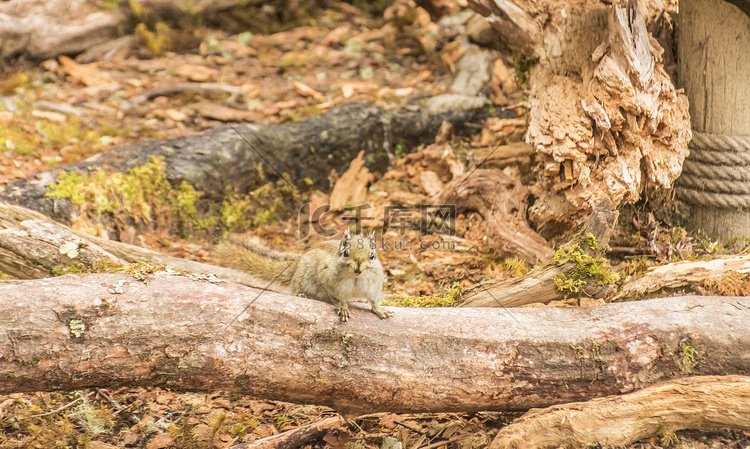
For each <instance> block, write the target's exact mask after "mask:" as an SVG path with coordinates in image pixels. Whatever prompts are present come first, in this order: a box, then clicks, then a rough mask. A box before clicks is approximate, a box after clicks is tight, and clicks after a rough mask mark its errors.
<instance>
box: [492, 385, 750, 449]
mask: <svg viewBox="0 0 750 449" xmlns="http://www.w3.org/2000/svg"><path fill="white" fill-rule="evenodd" d="M748 398H750V377H748V376H700V377H688V378H684V379H677V380H671V381H668V382H664V383H661V384H658V385H654V386H651V387H647V388H644V389H642V390H640V391H637V392H634V393H629V394H626V395H622V396H608V397H605V398H598V399H592V400H590V401H588V402H574V403H570V404H563V405H555V406H552V407H549V408H546V409H541V410H539V409H535V410H532V411H530V412H528V413H526V414H525V415H523V416H522V417H520V418H519V419H517V420H516V421H515V422H513V423H512V424H510V425H508V426H505V427H504V428H502V429H500V432H499V433H498V434H497V436H496V437H495V439H494V440H493V441H492V444H491V445H490V446H489V449H547V448H549V449H552V448H557V447H585V446H587V445H589V444H599V445H604V446H608V447H622V446H625V445H628V444H630V443H633V442H635V441H638V440H642V439H644V438H648V437H660V438H662V441H665V442H667V441H668V439H669V438H670V436H671V435H673V434H674V432H675V431H677V430H682V429H698V430H711V429H715V428H727V427H728V428H732V429H742V430H750V400H748Z"/></svg>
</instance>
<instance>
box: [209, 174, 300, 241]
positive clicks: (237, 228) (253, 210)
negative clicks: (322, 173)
mask: <svg viewBox="0 0 750 449" xmlns="http://www.w3.org/2000/svg"><path fill="white" fill-rule="evenodd" d="M303 202H304V201H303V198H302V196H301V195H300V193H299V191H298V190H297V189H295V188H293V187H291V186H290V185H289V184H287V183H286V182H284V181H283V180H279V181H277V182H276V183H275V184H273V183H267V184H264V185H263V186H261V187H259V188H257V189H255V190H254V191H253V192H250V195H245V196H241V195H236V194H228V195H226V196H225V197H224V201H223V202H222V205H221V210H220V217H219V220H220V223H219V224H220V227H221V228H222V229H223V230H224V231H226V232H229V231H231V232H244V231H247V230H249V229H252V228H256V227H258V226H259V225H261V224H266V223H272V222H274V221H278V220H280V219H286V218H289V217H292V216H293V215H294V214H295V213H297V205H298V204H302V203H303Z"/></svg>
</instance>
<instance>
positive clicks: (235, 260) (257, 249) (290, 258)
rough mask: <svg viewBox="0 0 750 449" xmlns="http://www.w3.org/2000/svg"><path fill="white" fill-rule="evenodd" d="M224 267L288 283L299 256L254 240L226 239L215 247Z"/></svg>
mask: <svg viewBox="0 0 750 449" xmlns="http://www.w3.org/2000/svg"><path fill="white" fill-rule="evenodd" d="M216 254H217V255H218V256H219V258H220V259H221V264H222V265H223V266H225V267H229V268H236V269H238V270H243V271H247V272H249V273H251V274H254V275H256V276H258V277H260V278H262V279H265V280H267V281H272V282H276V283H279V284H283V285H289V284H290V283H291V282H292V277H293V276H294V272H295V271H296V270H297V262H299V258H300V256H299V255H297V254H293V253H284V252H279V251H274V250H272V249H269V248H266V247H265V246H263V244H262V243H260V242H256V241H240V240H235V239H233V240H227V241H225V242H223V243H221V244H219V246H217V247H216Z"/></svg>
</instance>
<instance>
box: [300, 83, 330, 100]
mask: <svg viewBox="0 0 750 449" xmlns="http://www.w3.org/2000/svg"><path fill="white" fill-rule="evenodd" d="M292 84H293V85H294V90H295V92H297V93H298V94H300V95H302V96H303V97H312V98H314V99H316V100H318V101H323V100H325V99H326V96H325V95H323V94H322V93H320V92H318V91H317V90H315V89H313V88H312V87H310V86H308V85H307V84H304V83H301V82H299V81H295V82H294V83H292Z"/></svg>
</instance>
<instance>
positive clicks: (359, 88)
mask: <svg viewBox="0 0 750 449" xmlns="http://www.w3.org/2000/svg"><path fill="white" fill-rule="evenodd" d="M447 12H448V13H449V14H447V15H445V16H444V17H443V18H442V19H440V20H439V19H437V18H435V19H433V18H432V17H431V16H430V14H429V13H427V11H425V10H424V9H422V8H418V7H416V5H414V4H413V3H410V2H408V1H401V2H397V3H396V4H394V5H393V6H391V7H389V8H388V9H386V10H385V11H384V12H378V13H376V14H373V13H366V12H363V11H361V10H360V9H357V8H356V7H354V6H352V5H350V4H346V3H336V4H333V5H332V7H331V8H330V9H326V10H322V11H319V12H318V13H316V16H315V17H312V18H308V19H304V20H300V23H298V24H295V25H296V26H294V27H289V28H288V29H286V30H284V31H279V32H276V33H269V32H266V33H263V32H260V31H258V30H254V31H252V32H251V31H245V32H239V33H229V32H227V31H222V30H221V29H216V28H209V27H206V26H203V27H197V28H196V29H194V30H193V32H192V34H193V37H194V38H195V46H194V47H192V48H190V49H189V50H184V49H182V50H180V51H170V50H169V47H168V46H167V47H166V49H164V48H159V47H158V46H156V42H155V38H154V37H153V36H151V37H150V38H149V37H148V36H146V35H142V36H140V38H139V40H138V41H137V42H138V43H137V44H136V45H135V46H134V47H132V48H129V49H128V50H127V51H124V52H123V53H122V54H120V55H116V56H114V57H112V58H109V59H105V60H101V61H96V62H93V63H87V64H81V63H79V62H76V61H75V60H73V59H70V58H66V57H60V58H56V59H50V60H47V61H43V62H42V63H41V64H39V65H34V66H29V65H26V66H22V67H19V68H18V69H17V70H15V71H13V72H11V73H8V74H6V75H5V76H4V77H3V78H2V79H0V149H2V152H1V153H0V186H4V185H8V184H10V183H12V182H14V181H16V180H19V179H23V178H25V177H27V176H29V175H32V174H34V173H37V172H39V171H42V170H44V169H47V168H50V167H54V166H57V165H62V164H67V163H71V162H75V161H79V160H82V159H84V158H87V157H90V156H93V155H95V154H98V153H100V152H102V151H105V150H107V149H109V148H113V147H115V146H121V145H127V144H130V143H134V142H139V141H143V140H145V139H168V138H174V137H178V136H185V135H191V134H195V133H198V132H201V131H204V130H206V129H210V128H213V127H216V126H219V125H222V124H224V123H227V122H252V123H258V124H272V123H287V122H290V121H294V120H300V119H304V118H308V117H312V116H315V115H318V114H321V113H324V112H325V111H326V110H328V109H330V108H331V107H333V106H335V105H338V104H341V103H343V102H345V101H352V100H363V101H369V102H375V103H376V104H378V105H381V106H383V107H386V108H395V107H399V106H403V105H404V104H406V103H407V102H408V101H411V100H413V99H414V98H427V97H431V96H434V95H437V94H440V93H445V92H448V91H449V87H450V85H451V83H452V82H453V80H454V77H455V74H456V70H457V69H456V63H457V61H458V60H459V58H460V57H461V56H462V55H463V53H464V51H465V44H462V42H463V41H462V39H463V38H462V36H461V33H462V31H463V27H462V26H455V25H454V23H463V22H462V20H463V21H464V22H465V19H466V18H467V17H468V16H469V15H470V13H467V12H465V11H460V8H455V10H452V11H451V10H448V11H447ZM165 33H166V31H165ZM500 60H501V61H502V64H501V66H497V70H495V71H493V74H492V78H491V79H490V81H489V83H488V84H487V87H486V88H485V90H484V91H483V93H484V94H485V95H486V96H487V97H488V98H490V99H491V100H492V101H493V102H494V104H495V106H496V107H498V108H508V109H509V110H513V111H516V112H517V113H518V115H519V117H520V120H519V119H516V120H515V121H513V120H509V121H508V120H506V121H502V120H500V121H498V120H495V121H488V122H486V123H478V124H476V133H475V134H473V135H470V136H459V137H454V138H453V139H447V140H445V141H443V142H441V143H439V144H435V145H431V146H428V147H426V148H418V149H407V151H406V152H416V154H417V155H418V156H415V158H416V159H415V160H417V159H419V160H422V161H425V162H424V164H425V166H428V165H429V164H440V163H444V162H445V160H446V157H447V156H445V154H446V151H447V152H448V153H450V154H453V156H450V157H455V160H456V161H459V163H462V164H467V165H469V164H470V163H471V162H470V160H469V159H470V154H471V150H472V149H475V150H476V149H486V148H491V147H492V146H494V145H496V144H497V143H498V142H500V141H504V142H514V141H515V142H518V141H520V140H522V136H523V133H524V131H525V125H524V123H525V122H524V118H523V114H524V110H523V107H519V104H522V101H523V99H524V95H525V93H524V90H523V80H522V78H521V75H522V74H521V73H516V72H517V70H520V68H518V69H517V68H516V67H515V66H514V60H513V56H512V55H500ZM503 68H504V70H505V71H503ZM514 75H515V76H514ZM456 148H462V149H464V150H465V151H463V152H460V151H454V150H455V149H456ZM454 153H455V154H454ZM436 155H438V156H436ZM440 155H442V156H440ZM467 155H469V156H467ZM420 158H421V159H420ZM530 164H531V162H530V160H529V158H526V159H525V160H522V161H520V162H518V163H517V164H515V165H514V166H511V167H508V168H506V171H507V172H508V173H509V174H510V175H512V176H516V177H518V178H519V179H523V178H524V176H529V171H530ZM403 169H404V167H403V165H401V166H399V165H398V164H394V166H393V167H391V170H392V172H390V174H389V173H379V174H376V175H377V176H378V180H377V181H375V182H374V183H373V184H372V186H371V187H370V191H371V192H374V193H375V194H377V193H378V192H383V193H384V195H390V194H392V193H393V191H392V189H391V185H392V180H393V179H396V178H397V177H398V176H399V175H403ZM340 175H342V174H341V173H338V174H336V176H335V177H333V178H332V185H334V184H335V182H336V180H337V179H336V178H337V177H338V176H340ZM389 180H390V181H389ZM412 193H413V194H415V195H421V196H422V197H424V198H426V197H427V194H428V193H429V192H424V191H421V192H420V191H416V192H412ZM306 195H308V196H309V197H311V198H318V199H319V200H321V201H324V200H327V199H329V197H328V196H327V195H330V191H327V192H306ZM316 195H318V196H317V197H316ZM480 219H481V217H476V216H465V217H463V216H462V217H459V223H458V227H459V228H461V229H464V230H466V229H470V228H471V226H472V224H473V223H475V222H476V221H477V220H480ZM651 220H655V219H654V218H653V217H652V216H649V215H648V214H647V213H642V211H640V210H639V209H638V208H637V207H634V208H633V209H632V210H631V215H630V216H628V220H627V222H628V223H629V224H628V226H630V225H634V226H635V227H636V228H637V229H632V228H629V227H626V228H623V230H622V231H621V235H620V237H619V239H615V241H614V245H615V246H617V247H619V248H620V249H621V250H622V248H624V247H627V248H640V249H643V248H646V247H653V248H656V249H655V250H654V251H652V252H651V253H650V254H649V255H648V256H647V257H644V258H641V259H638V260H637V263H638V264H640V265H639V267H640V269H643V267H646V266H651V265H654V264H656V263H660V262H664V261H668V260H671V259H672V257H673V256H674V254H676V252H678V253H680V254H681V255H682V254H687V253H700V252H701V251H702V249H703V248H704V246H705V245H703V244H702V243H700V242H699V241H698V240H690V239H691V237H689V236H687V235H684V236H678V237H679V238H677V239H671V240H668V239H666V237H663V234H658V236H657V232H656V231H655V230H654V229H653V227H654V225H653V223H652V221H651ZM335 225H336V226H340V227H343V226H345V223H344V222H342V221H337V222H335ZM295 226H296V217H294V218H289V219H285V220H270V221H268V222H266V223H262V224H259V225H257V226H253V227H252V228H251V233H252V234H255V235H258V236H260V237H263V238H265V239H267V240H269V241H271V242H273V244H274V245H277V246H285V247H287V248H289V249H301V248H302V243H301V242H299V241H296V240H295V239H294V238H292V237H290V235H292V232H291V231H293V230H294V228H295ZM652 231H653V232H652ZM417 234H418V233H417V232H412V233H406V234H405V235H402V236H400V238H402V239H404V240H405V241H410V242H412V243H416V242H417V241H422V240H421V236H419V235H417ZM459 235H462V234H461V233H459ZM219 238H221V236H217V235H204V236H200V235H199V236H196V237H193V238H192V239H186V238H178V237H176V236H173V235H170V234H169V233H167V232H164V231H157V232H151V233H147V232H143V233H141V234H140V235H138V236H137V238H136V239H135V240H136V242H137V244H138V245H141V246H144V247H147V248H150V249H154V250H157V251H160V252H164V253H169V254H172V255H175V256H178V257H185V258H191V259H195V260H199V261H207V262H209V263H216V260H215V259H214V258H213V257H212V255H211V248H212V246H213V244H214V243H215V242H216V240H217V239H219ZM688 241H691V242H692V244H687V243H686V242H688ZM452 242H453V244H452V246H451V248H450V249H449V250H447V249H445V248H437V249H435V248H434V247H432V246H429V245H428V246H427V247H420V246H419V245H416V244H415V245H413V249H411V250H408V251H405V250H401V251H392V252H389V253H387V254H385V255H384V267H385V269H386V271H387V272H388V275H389V279H390V286H389V291H390V293H394V294H397V295H396V296H394V299H392V301H393V302H392V303H396V304H398V303H399V301H400V300H402V299H403V298H406V297H409V296H410V295H415V296H420V295H421V296H424V295H436V297H438V298H443V299H444V298H445V296H440V295H441V294H443V293H445V292H446V291H451V292H454V293H455V292H456V289H457V288H458V289H459V291H460V289H461V288H468V287H470V286H471V285H472V284H473V279H475V278H474V277H472V278H471V279H470V278H468V277H467V276H466V270H469V272H471V274H472V276H477V277H479V278H482V279H483V278H489V277H494V278H498V277H511V276H514V275H518V274H519V272H522V271H523V270H524V268H523V267H522V266H521V265H523V264H520V263H518V262H516V263H508V262H507V261H505V260H504V259H503V258H502V257H500V256H499V255H496V254H493V253H492V252H491V251H485V250H477V248H483V246H484V245H482V242H481V241H480V240H479V239H477V238H475V237H471V234H469V236H466V235H464V236H463V237H461V236H458V237H455V238H454V239H453V240H452ZM681 242H682V243H681ZM688 246H689V248H687V247H688ZM623 251H624V250H623ZM639 251H640V250H639ZM639 251H630V252H629V253H628V254H631V255H632V254H633V253H637V252H639ZM675 251H676V252H675ZM626 252H627V251H626ZM616 263H620V264H621V265H618V266H617V267H618V268H619V269H622V270H628V269H630V268H632V267H633V265H634V264H635V263H636V262H633V261H632V260H630V261H626V259H625V258H624V257H623V258H621V259H619V260H618V261H617V262H616ZM623 264H624V265H623ZM629 267H630V268H629ZM456 285H457V286H458V287H456ZM451 289H453V290H451ZM454 296H455V297H451V298H450V299H451V300H460V294H458V295H457V296H456V295H454ZM399 298H400V299H399ZM432 305H451V304H443V303H440V302H439V301H436V303H435V304H432ZM556 305H568V306H575V305H577V302H576V301H575V300H569V301H566V302H564V304H556ZM334 414H335V411H333V410H330V409H327V408H325V407H316V406H311V405H296V404H288V403H280V402H270V401H255V400H251V399H250V398H245V397H241V396H237V395H232V394H226V393H221V392H217V393H210V394H206V393H176V392H171V391H165V390H162V389H146V388H121V389H118V390H113V391H107V390H84V391H77V392H71V393H24V394H12V395H7V396H1V397H0V447H7V448H73V447H78V448H92V449H105V448H111V447H132V448H148V449H160V448H168V447H179V448H227V447H230V446H232V445H234V444H238V443H241V442H250V441H254V440H256V439H259V438H263V437H266V436H270V435H274V434H278V433H280V432H284V431H287V430H289V429H294V428H296V427H298V426H301V425H305V424H308V423H312V422H315V421H318V420H320V419H322V418H324V417H327V416H332V415H334ZM517 416H518V415H513V414H500V413H477V414H472V415H466V414H454V413H442V414H419V415H398V414H390V413H377V414H372V415H365V416H359V417H347V418H349V419H350V421H349V425H348V426H347V427H346V428H342V429H339V430H337V431H334V432H330V433H329V434H328V435H327V436H325V438H323V439H322V440H319V441H316V442H314V443H311V444H307V446H305V447H309V448H312V447H315V448H317V447H327V448H331V449H338V448H343V447H346V448H379V447H381V445H382V444H383V440H384V438H386V437H392V438H395V439H396V440H398V441H399V442H401V443H402V444H403V447H404V448H481V447H485V446H486V445H487V444H488V443H489V441H491V439H492V437H493V436H494V435H495V434H496V433H497V429H498V428H500V427H501V426H503V425H504V424H506V423H508V422H510V421H512V420H513V419H514V418H515V417H517ZM441 442H442V443H441ZM600 447H604V446H600ZM630 447H632V448H659V447H671V448H686V449H687V448H694V449H702V448H723V447H727V448H730V447H731V448H749V447H750V434H748V433H747V432H738V431H730V430H717V431H716V432H712V433H698V432H678V433H677V434H670V435H665V436H663V437H662V438H660V439H651V440H648V441H644V442H640V443H636V444H633V445H631V446H630Z"/></svg>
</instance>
